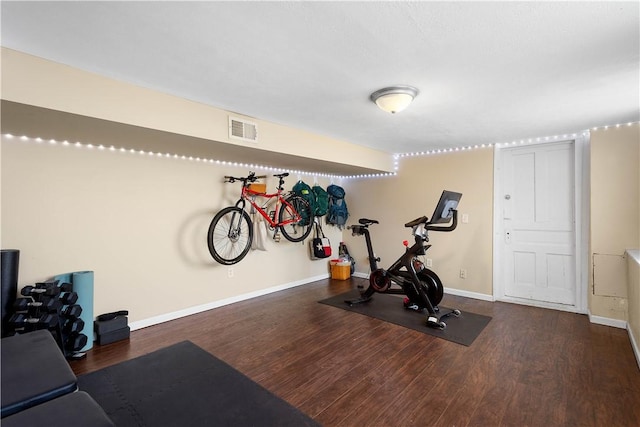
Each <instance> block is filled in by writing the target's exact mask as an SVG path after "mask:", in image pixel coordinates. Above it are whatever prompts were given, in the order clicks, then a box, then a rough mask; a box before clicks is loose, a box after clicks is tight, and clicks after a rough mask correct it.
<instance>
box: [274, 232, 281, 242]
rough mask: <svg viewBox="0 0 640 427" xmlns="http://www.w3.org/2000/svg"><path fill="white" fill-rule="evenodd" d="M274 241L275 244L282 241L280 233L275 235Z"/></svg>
mask: <svg viewBox="0 0 640 427" xmlns="http://www.w3.org/2000/svg"><path fill="white" fill-rule="evenodd" d="M273 241H274V242H279V241H280V233H273Z"/></svg>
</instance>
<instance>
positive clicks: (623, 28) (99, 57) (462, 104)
mask: <svg viewBox="0 0 640 427" xmlns="http://www.w3.org/2000/svg"><path fill="white" fill-rule="evenodd" d="M639 6H640V3H639V2H637V1H634V2H217V1H216V2H202V1H200V2H149V1H143V2H88V1H84V2H81V1H63V2H26V1H23V2H10V1H2V3H1V14H2V30H1V37H2V39H1V43H2V46H5V47H8V48H11V49H15V50H18V51H22V52H25V53H29V54H32V55H36V56H39V57H42V58H46V59H49V60H53V61H56V62H60V63H64V64H68V65H71V66H74V67H77V68H80V69H84V70H87V71H91V72H96V73H99V74H102V75H105V76H109V77H113V78H115V79H118V80H122V81H127V82H130V83H134V84H137V85H140V86H144V87H147V88H152V89H156V90H158V91H162V92H165V93H169V94H173V95H177V96H180V97H183V98H187V99H190V100H194V101H198V102H202V103H205V104H209V105H212V106H215V107H219V108H222V109H225V110H229V111H234V112H237V113H241V114H244V115H248V116H252V117H256V118H259V119H263V120H267V121H271V122H275V123H280V124H284V125H288V126H291V127H295V128H299V129H304V130H308V131H311V132H314V133H317V134H321V135H326V136H330V137H334V138H337V139H341V140H344V141H348V142H352V143H355V144H360V145H365V146H369V147H374V148H378V149H381V150H383V151H387V152H390V153H405V152H414V151H424V150H427V149H430V148H447V147H457V146H466V145H473V144H481V143H498V142H508V141H512V140H514V139H523V138H531V137H541V136H551V135H556V134H563V133H572V132H577V131H581V130H584V129H588V128H591V127H594V126H602V125H611V124H617V123H627V122H631V121H638V120H639V118H640V8H639ZM394 84H407V85H412V86H415V87H417V88H418V89H419V90H420V94H419V95H418V97H417V98H416V99H415V101H414V103H413V104H412V105H411V106H410V107H409V108H408V109H407V110H405V111H403V112H401V113H398V114H397V115H390V114H388V113H384V112H382V111H380V110H379V109H377V107H376V106H375V104H373V103H372V102H371V101H370V100H369V95H370V94H371V93H372V92H373V91H375V90H377V89H380V88H382V87H385V86H389V85H394Z"/></svg>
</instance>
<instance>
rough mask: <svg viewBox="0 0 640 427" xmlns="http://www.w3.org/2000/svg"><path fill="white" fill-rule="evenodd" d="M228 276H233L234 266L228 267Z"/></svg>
mask: <svg viewBox="0 0 640 427" xmlns="http://www.w3.org/2000/svg"><path fill="white" fill-rule="evenodd" d="M227 276H229V278H231V277H233V267H229V268H228V269H227Z"/></svg>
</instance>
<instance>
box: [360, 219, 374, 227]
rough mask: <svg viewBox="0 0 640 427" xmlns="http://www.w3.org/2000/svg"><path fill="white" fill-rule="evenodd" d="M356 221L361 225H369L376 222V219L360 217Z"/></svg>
mask: <svg viewBox="0 0 640 427" xmlns="http://www.w3.org/2000/svg"><path fill="white" fill-rule="evenodd" d="M358 222H359V223H360V224H361V225H371V224H378V221H376V220H375V219H367V218H360V219H359V220H358Z"/></svg>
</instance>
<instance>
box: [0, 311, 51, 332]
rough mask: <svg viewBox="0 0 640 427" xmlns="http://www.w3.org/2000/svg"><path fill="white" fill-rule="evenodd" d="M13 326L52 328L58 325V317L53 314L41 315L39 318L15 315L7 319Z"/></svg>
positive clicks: (20, 314)
mask: <svg viewBox="0 0 640 427" xmlns="http://www.w3.org/2000/svg"><path fill="white" fill-rule="evenodd" d="M9 323H10V324H13V325H37V326H46V327H47V328H53V327H55V326H57V325H58V316H56V315H55V314H43V315H42V316H40V317H27V316H26V315H25V314H22V313H16V314H14V315H12V316H11V317H10V318H9Z"/></svg>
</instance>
